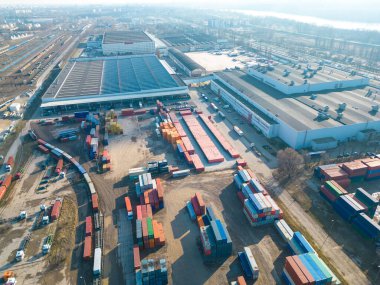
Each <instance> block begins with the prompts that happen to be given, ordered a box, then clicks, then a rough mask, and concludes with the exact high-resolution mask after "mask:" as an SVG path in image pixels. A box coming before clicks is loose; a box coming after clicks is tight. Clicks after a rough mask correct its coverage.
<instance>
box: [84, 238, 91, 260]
mask: <svg viewBox="0 0 380 285" xmlns="http://www.w3.org/2000/svg"><path fill="white" fill-rule="evenodd" d="M91 257H92V236H86V237H85V238H84V249H83V259H84V260H89V259H90V258H91Z"/></svg>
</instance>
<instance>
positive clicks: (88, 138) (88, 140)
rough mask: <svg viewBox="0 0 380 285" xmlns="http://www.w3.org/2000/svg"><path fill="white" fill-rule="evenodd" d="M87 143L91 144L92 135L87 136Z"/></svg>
mask: <svg viewBox="0 0 380 285" xmlns="http://www.w3.org/2000/svg"><path fill="white" fill-rule="evenodd" d="M86 144H87V146H90V145H91V135H87V137H86Z"/></svg>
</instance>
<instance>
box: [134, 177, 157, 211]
mask: <svg viewBox="0 0 380 285" xmlns="http://www.w3.org/2000/svg"><path fill="white" fill-rule="evenodd" d="M135 185H136V195H137V197H139V198H140V203H141V204H142V205H151V207H152V209H153V210H154V211H157V210H159V209H162V208H164V188H163V186H162V182H161V179H159V178H157V179H152V177H151V175H150V173H144V174H142V175H139V182H136V184H135Z"/></svg>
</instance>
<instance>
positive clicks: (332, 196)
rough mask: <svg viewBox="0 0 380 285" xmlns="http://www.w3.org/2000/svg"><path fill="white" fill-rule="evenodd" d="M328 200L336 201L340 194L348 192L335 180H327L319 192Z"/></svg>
mask: <svg viewBox="0 0 380 285" xmlns="http://www.w3.org/2000/svg"><path fill="white" fill-rule="evenodd" d="M319 193H320V194H321V196H322V197H323V198H325V199H326V200H327V201H328V202H330V203H334V202H335V201H336V200H337V199H338V198H339V197H340V196H343V195H347V194H348V192H347V191H346V189H344V188H343V187H342V186H341V185H339V184H338V183H337V182H336V181H334V180H329V181H325V185H322V186H321V191H320V192H319Z"/></svg>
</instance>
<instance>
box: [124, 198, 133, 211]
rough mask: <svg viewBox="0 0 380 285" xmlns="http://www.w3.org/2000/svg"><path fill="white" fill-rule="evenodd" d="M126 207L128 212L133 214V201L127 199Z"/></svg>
mask: <svg viewBox="0 0 380 285" xmlns="http://www.w3.org/2000/svg"><path fill="white" fill-rule="evenodd" d="M124 200H125V207H126V209H127V212H132V205H131V200H130V199H129V197H125V199H124Z"/></svg>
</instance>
